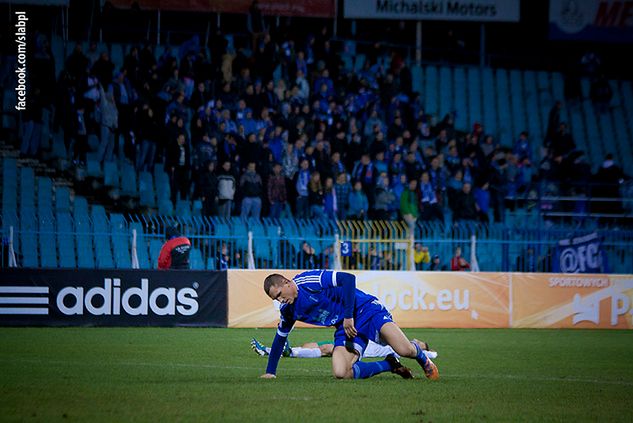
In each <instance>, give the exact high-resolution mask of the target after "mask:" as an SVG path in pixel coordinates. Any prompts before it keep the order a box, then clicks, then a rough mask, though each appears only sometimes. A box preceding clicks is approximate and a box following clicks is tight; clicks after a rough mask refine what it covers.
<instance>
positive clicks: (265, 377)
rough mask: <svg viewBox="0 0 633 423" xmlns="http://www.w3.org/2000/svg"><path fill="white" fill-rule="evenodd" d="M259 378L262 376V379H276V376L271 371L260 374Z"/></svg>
mask: <svg viewBox="0 0 633 423" xmlns="http://www.w3.org/2000/svg"><path fill="white" fill-rule="evenodd" d="M260 378H262V379H276V378H277V376H275V375H274V374H272V373H266V374H263V375H261V376H260Z"/></svg>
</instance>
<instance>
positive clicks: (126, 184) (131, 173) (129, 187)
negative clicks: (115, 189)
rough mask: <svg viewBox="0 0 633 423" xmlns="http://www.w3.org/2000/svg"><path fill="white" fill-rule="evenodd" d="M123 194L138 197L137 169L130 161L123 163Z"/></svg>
mask: <svg viewBox="0 0 633 423" xmlns="http://www.w3.org/2000/svg"><path fill="white" fill-rule="evenodd" d="M121 195H125V196H129V197H136V196H138V187H137V186H136V170H135V169H134V166H132V164H130V163H127V162H125V163H123V164H122V165H121Z"/></svg>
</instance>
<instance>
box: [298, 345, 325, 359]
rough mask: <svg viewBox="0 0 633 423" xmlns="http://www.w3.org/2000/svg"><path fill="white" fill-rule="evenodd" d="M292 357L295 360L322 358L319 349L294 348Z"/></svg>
mask: <svg viewBox="0 0 633 423" xmlns="http://www.w3.org/2000/svg"><path fill="white" fill-rule="evenodd" d="M290 357H295V358H319V357H321V350H320V349H319V348H301V347H294V348H293V349H292V354H291V355H290Z"/></svg>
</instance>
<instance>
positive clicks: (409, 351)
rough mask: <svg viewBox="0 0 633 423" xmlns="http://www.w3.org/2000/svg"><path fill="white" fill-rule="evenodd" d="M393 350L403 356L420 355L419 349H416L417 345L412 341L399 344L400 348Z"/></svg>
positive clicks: (412, 356) (413, 356)
mask: <svg viewBox="0 0 633 423" xmlns="http://www.w3.org/2000/svg"><path fill="white" fill-rule="evenodd" d="M393 350H394V351H395V352H397V353H398V354H399V355H401V356H402V357H411V358H415V357H416V356H417V355H418V351H417V350H416V349H415V347H414V346H413V344H411V343H406V344H404V345H398V348H394V349H393Z"/></svg>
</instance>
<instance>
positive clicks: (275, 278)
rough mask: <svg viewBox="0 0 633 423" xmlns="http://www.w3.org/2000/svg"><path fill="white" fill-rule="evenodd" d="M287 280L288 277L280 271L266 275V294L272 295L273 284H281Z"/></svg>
mask: <svg viewBox="0 0 633 423" xmlns="http://www.w3.org/2000/svg"><path fill="white" fill-rule="evenodd" d="M285 280H286V278H284V277H283V276H281V275H280V274H279V273H273V274H272V275H268V276H266V279H264V291H265V292H266V295H269V296H270V294H269V292H270V288H271V287H272V286H273V285H281V284H282V283H284V281H285Z"/></svg>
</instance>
